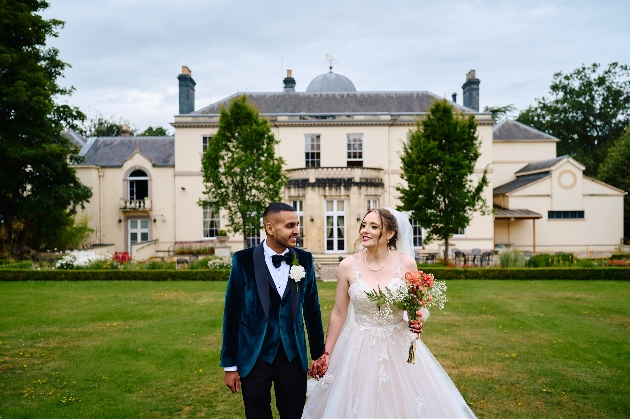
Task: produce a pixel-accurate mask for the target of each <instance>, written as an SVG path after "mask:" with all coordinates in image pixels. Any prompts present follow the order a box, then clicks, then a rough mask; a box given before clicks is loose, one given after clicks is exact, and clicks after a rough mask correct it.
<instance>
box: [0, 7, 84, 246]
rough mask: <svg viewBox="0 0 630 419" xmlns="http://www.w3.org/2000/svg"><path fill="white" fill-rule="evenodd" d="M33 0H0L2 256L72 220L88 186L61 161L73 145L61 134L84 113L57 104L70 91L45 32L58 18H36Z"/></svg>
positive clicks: (53, 32)
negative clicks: (62, 81)
mask: <svg viewBox="0 0 630 419" xmlns="http://www.w3.org/2000/svg"><path fill="white" fill-rule="evenodd" d="M47 7H48V3H46V2H45V1H41V0H30V1H15V0H4V1H2V2H1V5H0V22H2V24H1V25H0V156H2V157H3V160H2V164H0V247H1V248H2V250H3V253H5V255H4V256H5V257H15V256H20V255H21V254H22V252H23V250H24V249H25V246H27V244H28V246H29V247H31V248H35V249H37V248H39V247H40V246H41V245H42V244H43V243H44V242H45V241H47V240H49V239H50V238H52V237H54V236H56V235H58V234H59V233H60V230H62V229H63V228H64V227H65V226H67V225H69V224H72V222H73V218H72V216H73V215H74V213H75V212H76V208H77V206H79V205H83V203H84V202H86V201H87V200H88V199H89V198H90V196H91V195H92V192H91V191H90V189H89V188H87V187H85V186H84V185H82V184H81V183H80V182H79V179H78V178H77V176H76V174H75V172H74V170H73V169H72V168H71V167H70V165H69V163H70V162H72V161H74V160H75V158H76V157H77V153H78V150H77V149H76V147H74V146H73V145H72V144H71V143H70V142H69V141H68V140H67V139H66V138H64V137H63V135H62V134H61V133H62V130H63V129H67V128H70V129H76V128H77V125H78V122H81V121H83V120H84V119H85V115H84V114H83V113H82V112H81V111H79V110H78V109H77V108H75V107H72V106H69V105H65V104H62V105H60V104H57V103H56V102H55V100H56V99H57V98H58V97H61V96H67V95H70V93H71V92H72V90H73V89H72V88H62V87H60V86H59V85H58V84H57V78H58V77H60V76H61V75H62V73H63V70H64V69H65V68H66V67H67V66H68V64H66V63H64V62H63V61H61V60H60V59H59V58H58V51H57V50H56V49H55V48H46V39H47V38H48V37H54V36H57V29H58V28H61V27H63V22H61V21H59V20H56V19H49V20H46V19H43V18H42V16H41V15H39V14H38V13H39V12H41V11H42V10H44V9H46V8H47Z"/></svg>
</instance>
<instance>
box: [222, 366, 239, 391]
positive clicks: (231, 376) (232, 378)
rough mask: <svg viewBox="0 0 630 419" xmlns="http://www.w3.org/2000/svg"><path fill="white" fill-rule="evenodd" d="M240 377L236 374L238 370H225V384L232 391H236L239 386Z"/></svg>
mask: <svg viewBox="0 0 630 419" xmlns="http://www.w3.org/2000/svg"><path fill="white" fill-rule="evenodd" d="M240 380H241V377H240V376H239V375H238V371H226V372H225V385H226V386H227V387H228V388H229V389H230V390H232V393H236V392H238V389H239V387H240V384H241V382H240Z"/></svg>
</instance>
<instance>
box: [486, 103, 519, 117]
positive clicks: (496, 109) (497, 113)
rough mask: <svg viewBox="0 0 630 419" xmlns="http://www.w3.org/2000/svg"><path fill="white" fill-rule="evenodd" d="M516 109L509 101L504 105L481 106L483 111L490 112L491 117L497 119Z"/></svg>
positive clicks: (508, 114)
mask: <svg viewBox="0 0 630 419" xmlns="http://www.w3.org/2000/svg"><path fill="white" fill-rule="evenodd" d="M515 110H516V106H514V104H513V103H510V104H509V105H506V106H486V107H485V108H483V111H484V112H490V113H491V114H492V119H494V120H496V121H498V120H500V119H503V118H505V117H507V116H510V113H512V112H514V111H515Z"/></svg>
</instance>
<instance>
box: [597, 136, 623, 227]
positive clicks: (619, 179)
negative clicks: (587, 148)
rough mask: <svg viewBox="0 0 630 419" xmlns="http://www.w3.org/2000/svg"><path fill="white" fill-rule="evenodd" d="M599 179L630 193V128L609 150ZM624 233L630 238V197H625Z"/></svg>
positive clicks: (601, 166) (600, 170) (600, 169)
mask: <svg viewBox="0 0 630 419" xmlns="http://www.w3.org/2000/svg"><path fill="white" fill-rule="evenodd" d="M598 178H599V179H600V180H601V181H602V182H606V183H608V184H610V185H612V186H615V187H617V188H619V189H623V190H624V191H626V192H630V126H629V127H628V129H626V132H625V133H624V134H623V135H622V136H621V137H619V138H618V139H617V140H616V141H615V143H614V144H613V145H612V146H610V148H609V149H608V155H607V156H606V159H604V161H603V162H602V164H601V165H600V166H599V173H598ZM623 233H624V237H626V238H630V195H626V196H624V197H623Z"/></svg>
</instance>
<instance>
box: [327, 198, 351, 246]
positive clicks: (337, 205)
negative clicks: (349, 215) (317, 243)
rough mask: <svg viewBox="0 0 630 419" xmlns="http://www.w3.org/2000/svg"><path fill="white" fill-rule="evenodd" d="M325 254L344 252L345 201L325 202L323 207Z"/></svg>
mask: <svg viewBox="0 0 630 419" xmlns="http://www.w3.org/2000/svg"><path fill="white" fill-rule="evenodd" d="M324 217H325V220H326V221H325V225H326V231H325V235H326V237H325V240H326V253H328V252H345V250H346V201H343V200H331V201H326V203H325V207H324Z"/></svg>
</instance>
